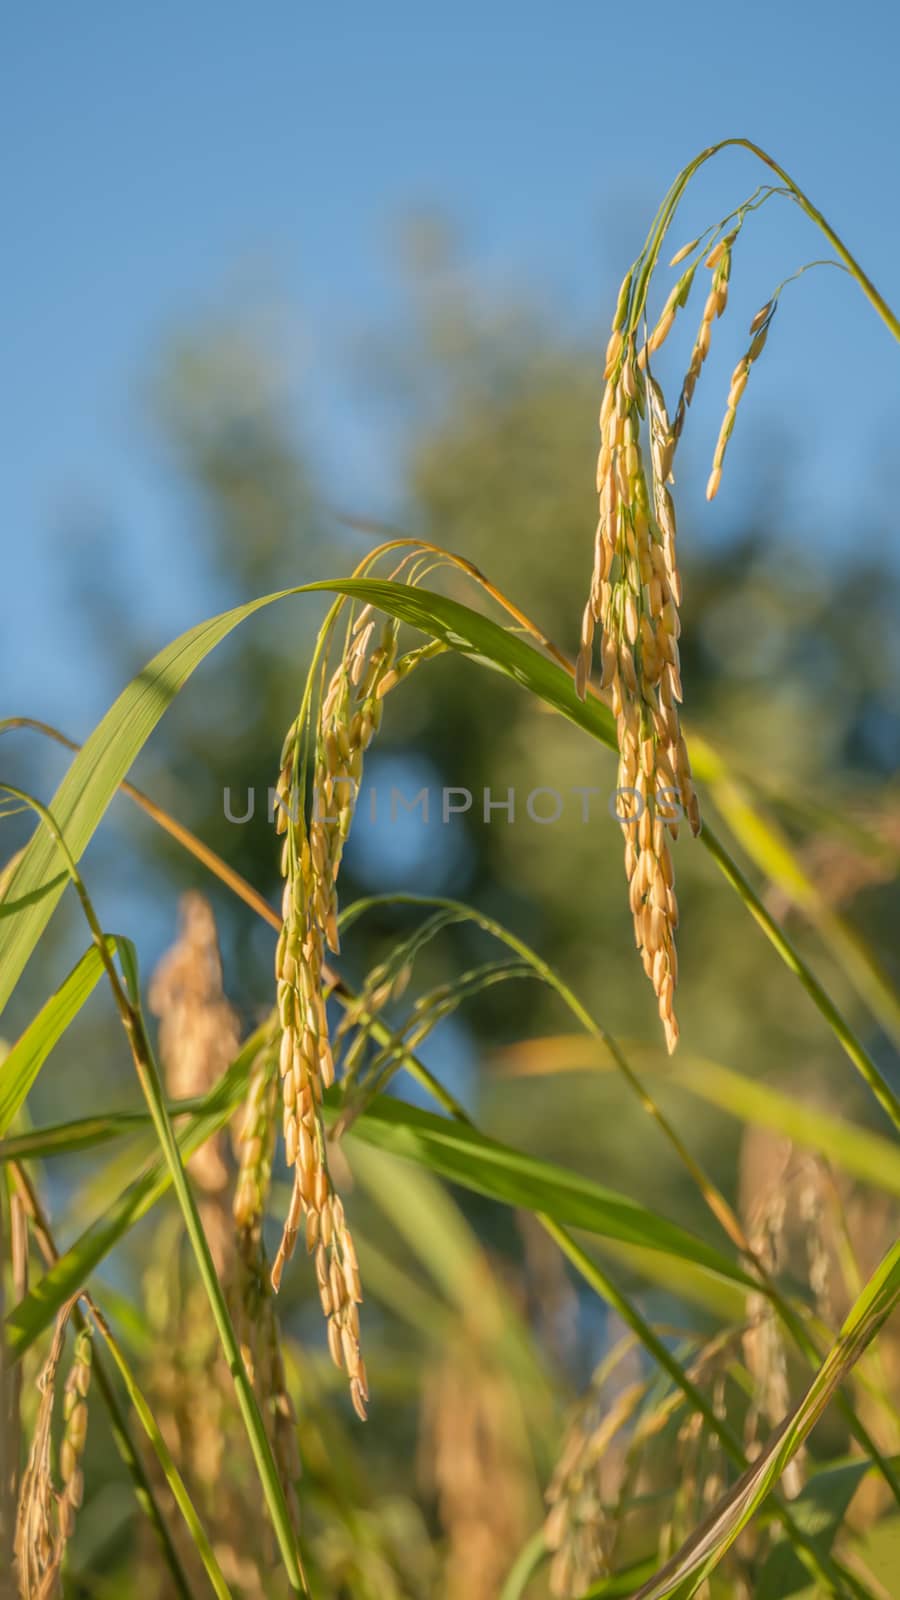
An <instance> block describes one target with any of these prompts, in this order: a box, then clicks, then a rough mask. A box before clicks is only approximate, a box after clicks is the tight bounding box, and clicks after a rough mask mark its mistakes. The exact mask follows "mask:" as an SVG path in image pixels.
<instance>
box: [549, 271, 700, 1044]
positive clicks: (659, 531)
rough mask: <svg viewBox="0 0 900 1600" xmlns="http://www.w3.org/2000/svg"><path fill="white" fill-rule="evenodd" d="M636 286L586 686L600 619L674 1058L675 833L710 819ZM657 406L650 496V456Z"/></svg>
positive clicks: (643, 913)
mask: <svg viewBox="0 0 900 1600" xmlns="http://www.w3.org/2000/svg"><path fill="white" fill-rule="evenodd" d="M627 283H628V280H626V283H625V284H623V287H622V291H621V293H620V305H619V308H618V309H617V325H614V329H613V335H612V338H611V340H610V345H609V349H608V351H607V364H606V379H607V382H606V388H605V391H604V395H603V403H602V406H601V411H600V430H601V445H600V456H599V460H598V464H597V485H598V490H599V495H600V516H599V521H598V524H597V533H596V539H595V546H594V573H593V578H592V582H591V593H590V598H589V600H588V604H587V606H586V608H585V613H584V623H583V628H582V645H581V651H580V653H579V657H578V664H577V672H576V686H577V688H578V690H579V692H580V693H582V694H583V693H584V691H585V687H586V683H587V676H588V671H589V664H590V657H591V648H592V642H593V635H594V628H595V625H596V624H597V623H599V624H600V626H601V628H602V642H601V659H602V674H601V679H600V687H601V688H602V689H605V690H607V691H608V693H609V696H610V703H611V705H612V711H613V715H614V717H615V719H616V727H617V733H618V743H619V773H618V788H619V790H620V800H621V805H620V810H619V817H620V821H621V822H622V825H623V831H624V833H625V838H626V845H625V870H626V874H627V878H628V884H629V901H630V905H631V911H632V915H633V918H634V930H635V942H636V944H637V947H638V950H639V951H640V953H641V958H642V961H643V964H644V970H645V972H646V973H647V976H648V977H649V978H650V979H651V981H652V983H653V987H654V990H655V993H656V996H657V1003H658V1007H659V1014H660V1018H661V1020H662V1023H663V1027H664V1030H665V1036H666V1042H667V1044H668V1047H669V1050H670V1051H671V1050H673V1049H674V1047H675V1044H676V1042H677V1039H678V1024H677V1022H676V1019H675V1008H674V995H675V985H676V982H677V979H678V961H677V955H676V951H675V929H676V927H677V925H678V906H677V902H676V899H675V890H674V869H673V866H672V858H671V853H670V851H669V845H668V841H667V838H666V833H667V830H668V832H669V833H671V834H672V835H673V836H674V835H675V834H676V833H677V819H678V814H679V811H678V810H676V809H675V808H676V806H677V807H678V808H679V809H680V811H682V812H683V813H684V815H686V816H687V818H688V820H689V822H690V825H691V828H692V830H693V831H694V832H695V833H696V832H698V831H699V827H700V815H699V808H698V805H697V798H696V795H695V793H694V787H693V782H692V778H691V770H690V762H689V760H688V754H687V748H686V746H685V742H684V738H683V736H682V733H681V727H680V722H679V716H678V706H679V703H680V701H681V696H682V688H681V672H680V662H679V654H678V635H679V632H680V622H679V617H678V600H679V598H680V595H681V583H680V578H679V575H678V566H677V559H676V548H675V513H674V504H673V502H672V497H671V495H670V494H669V491H668V488H667V487H666V479H667V478H668V477H669V476H670V474H671V464H672V455H673V452H674V446H675V440H674V435H673V431H672V429H671V427H670V425H669V422H668V417H667V414H666V411H665V405H664V403H663V401H662V394H661V391H660V390H659V388H658V385H656V383H655V381H654V380H653V379H652V378H649V377H648V376H647V375H645V373H644V372H643V371H642V370H641V367H640V364H639V362H638V359H637V355H636V350H635V340H634V334H633V332H631V331H629V330H628V329H627V328H626V333H625V334H623V330H622V326H620V325H618V323H622V322H624V317H625V309H624V307H626V306H627ZM623 302H624V304H623ZM672 314H673V315H674V311H672ZM664 320H665V317H664ZM626 335H627V336H626ZM648 405H649V432H650V447H651V469H652V470H651V479H652V484H653V489H652V493H651V489H650V487H649V486H648V477H647V470H646V467H645V464H644V457H643V453H642V449H641V433H642V421H643V418H644V417H645V416H646V415H647V412H648ZM625 796H628V797H629V798H628V799H627V800H626V799H625Z"/></svg>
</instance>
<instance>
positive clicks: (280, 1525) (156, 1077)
mask: <svg viewBox="0 0 900 1600" xmlns="http://www.w3.org/2000/svg"><path fill="white" fill-rule="evenodd" d="M3 788H4V789H5V790H6V792H7V793H9V794H12V795H14V796H15V797H16V798H17V799H19V800H22V801H23V802H24V803H25V804H26V805H29V806H31V807H32V808H33V809H34V810H35V811H36V812H37V813H38V815H39V816H40V817H41V818H42V819H43V821H44V823H45V824H46V826H47V828H48V829H49V830H50V832H51V833H52V835H53V837H54V839H55V840H56V843H57V845H58V847H59V849H60V852H61V853H62V855H63V857H64V859H65V862H66V865H67V868H68V872H69V875H70V877H71V879H72V883H73V886H74V888H75V892H76V894H77V895H78V898H79V901H80V902H81V907H82V910H83V912H84V916H85V920H86V922H87V924H88V927H89V928H90V930H91V934H92V936H93V939H94V943H95V944H96V946H97V949H98V951H99V953H100V959H101V961H102V962H103V966H104V968H105V970H106V974H107V976H108V978H109V983H110V987H111V989H112V992H113V998H114V1000H115V1003H116V1008H117V1010H118V1012H119V1016H120V1018H121V1021H122V1026H123V1027H124V1029H125V1034H126V1037H127V1039H128V1043H129V1045H130V1047H131V1054H132V1058H133V1061H134V1066H135V1071H136V1073H137V1077H138V1082H139V1083H140V1086H141V1090H142V1092H143V1095H144V1098H145V1100H146V1102H147V1108H148V1110H149V1112H150V1116H151V1118H152V1120H153V1126H154V1128H155V1130H156V1136H157V1139H158V1140H159V1143H160V1146H161V1149H162V1152H163V1156H164V1158H165V1162H166V1165H167V1167H168V1168H169V1173H170V1175H171V1179H172V1187H173V1189H174V1190H175V1195H176V1198H177V1200H178V1204H179V1207H180V1209H181V1214H182V1217H183V1218H184V1225H185V1231H186V1233H187V1236H188V1238H189V1240H190V1243H191V1248H192V1250H193V1252H194V1256H195V1259H196V1262H197V1268H198V1271H199V1273H200V1278H201V1281H202V1283H203V1287H204V1289H205V1290H206V1295H207V1299H208V1300H209V1304H210V1309H211V1311H212V1314H213V1320H214V1322H215V1324H216V1329H217V1332H218V1335H219V1340H220V1343H221V1345H222V1350H223V1353H224V1355H225V1359H226V1361H227V1363H228V1368H229V1371H230V1373H231V1377H232V1382H233V1384H234V1389H235V1394H236V1395H237V1401H238V1406H239V1408H240V1412H241V1416H242V1418H243V1421H244V1427H245V1429H246V1431H247V1438H248V1440H249V1443H250V1449H251V1451H252V1454H253V1459H254V1462H255V1464H256V1470H257V1472H258V1474H259V1480H260V1483H261V1485H262V1490H263V1494H264V1496H265V1500H266V1505H267V1507H268V1510H269V1515H270V1517H271V1519H272V1526H273V1528H274V1530H275V1537H276V1540H277V1542H278V1548H279V1550H280V1552H281V1558H282V1560H283V1562H284V1566H285V1572H286V1575H287V1579H288V1582H289V1583H290V1586H291V1589H292V1590H293V1592H294V1593H295V1594H302V1595H304V1596H306V1597H307V1600H310V1588H309V1584H308V1581H307V1578H306V1573H305V1571H304V1569H303V1562H302V1558H301V1556H300V1552H299V1550H298V1548H297V1540H296V1537H295V1534H294V1530H293V1527H292V1525H291V1517H290V1512H289V1511H288V1506H287V1501H286V1499H285V1495H284V1489H283V1487H282V1483H281V1478H280V1477H279V1473H278V1468H277V1466H276V1464H275V1458H274V1456H273V1454H272V1447H271V1444H270V1442H269V1437H268V1434H267V1433H266V1428H265V1423H264V1422H263V1419H262V1414H261V1412H260V1409H259V1405H258V1403H257V1399H256V1394H255V1392H254V1390H253V1385H252V1384H251V1382H250V1379H249V1377H248V1375H247V1369H246V1367H245V1365H244V1359H243V1356H242V1355H241V1349H240V1345H239V1344H238V1340H237V1336H236V1334H235V1331H234V1325H233V1323H232V1321H231V1316H230V1314H229V1311H228V1306H227V1304H226V1301H225V1296H224V1294H223V1292H222V1285H221V1284H220V1282H219V1278H218V1274H217V1272H216V1268H215V1264H214V1262H213V1258H212V1254H211V1252H210V1248H209V1242H208V1240H207V1237H206V1234H205V1232H204V1230H203V1223H202V1222H201V1220H200V1213H199V1211H198V1209H197V1202H196V1200H195V1199H194V1194H193V1190H192V1189H191V1186H190V1184H189V1183H188V1180H187V1174H186V1173H185V1169H184V1167H183V1165H182V1162H181V1153H180V1151H179V1148H178V1141H177V1139H176V1137H175V1131H174V1129H173V1126H172V1121H171V1118H170V1116H169V1111H168V1106H167V1104H166V1096H165V1090H164V1088H163V1083H162V1078H161V1076H160V1072H159V1068H158V1066H157V1064H156V1058H155V1056H154V1054H153V1049H152V1046H151V1044H150V1040H149V1037H148V1035H147V1030H146V1028H145V1026H144V1018H143V1014H142V1012H141V1008H140V994H139V985H138V976H137V969H136V965H135V963H134V960H133V957H132V954H131V952H130V950H129V949H128V948H127V947H126V944H125V941H124V940H123V941H122V942H121V944H120V947H119V957H120V960H121V962H122V967H123V971H124V972H125V975H126V984H127V989H126V988H125V987H123V984H122V981H121V979H120V977H119V974H118V972H117V970H116V967H115V963H114V961H113V958H112V956H111V954H110V952H109V948H108V945H107V942H106V939H105V938H104V936H103V931H102V929H101V927H100V924H99V922H98V920H97V917H96V914H95V912H94V908H93V905H92V904H91V900H90V897H89V895H88V892H87V890H86V888H85V886H84V883H83V882H82V879H81V877H80V875H79V872H78V868H77V866H76V865H75V861H74V860H73V858H72V854H71V852H70V850H69V848H68V845H67V844H66V841H65V839H64V837H63V834H62V831H61V829H60V828H59V826H58V825H57V823H56V821H55V819H54V817H53V816H52V814H51V813H50V811H48V809H47V807H46V806H44V805H42V804H41V802H40V801H39V800H35V799H34V797H33V796H32V795H29V794H26V793H25V792H24V791H23V790H20V789H16V788H14V787H13V786H12V785H11V784H4V785H3ZM128 991H130V994H129V992H128Z"/></svg>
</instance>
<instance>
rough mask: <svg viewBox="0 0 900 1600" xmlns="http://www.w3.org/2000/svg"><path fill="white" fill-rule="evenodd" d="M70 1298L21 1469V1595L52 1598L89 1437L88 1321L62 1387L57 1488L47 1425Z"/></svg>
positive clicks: (44, 1373)
mask: <svg viewBox="0 0 900 1600" xmlns="http://www.w3.org/2000/svg"><path fill="white" fill-rule="evenodd" d="M76 1298H77V1297H76ZM74 1304H75V1299H72V1300H69V1301H67V1302H66V1304H65V1305H64V1306H63V1307H62V1309H61V1310H60V1312H59V1313H58V1315H57V1318H56V1323H55V1325H54V1330H53V1339H52V1342H51V1346H50V1350H49V1353H48V1355H47V1358H46V1360H45V1362H44V1365H43V1367H42V1368H41V1371H40V1374H39V1376H38V1380H37V1383H38V1390H39V1392H40V1402H39V1404H38V1412H37V1418H36V1421H35V1427H34V1436H33V1438H32V1443H31V1449H30V1452H29V1456H28V1463H27V1465H26V1468H25V1471H24V1473H23V1475H22V1482H21V1487H20V1491H19V1505H18V1512H17V1517H16V1530H15V1558H16V1577H17V1580H18V1584H19V1590H20V1594H21V1597H22V1600H52V1597H53V1596H55V1595H56V1594H57V1593H58V1592H59V1583H60V1576H61V1572H62V1564H63V1559H64V1557H65V1553H66V1546H67V1544H68V1541H69V1539H70V1537H71V1535H72V1531H73V1529H74V1526H75V1518H76V1514H77V1512H78V1508H79V1506H80V1505H81V1501H82V1496H83V1481H82V1474H81V1458H82V1455H83V1453H84V1445H85V1440H86V1438H87V1423H88V1411H87V1396H88V1391H89V1389H90V1381H91V1350H92V1346H91V1333H90V1327H89V1326H85V1328H83V1329H82V1330H81V1331H80V1332H79V1333H78V1335H77V1338H76V1341H75V1350H74V1354H73V1358H72V1364H71V1367H70V1369H69V1373H68V1375H67V1378H66V1382H65V1385H64V1387H63V1394H62V1415H63V1434H62V1439H61V1442H60V1449H59V1463H58V1467H59V1474H58V1475H59V1485H60V1486H59V1488H57V1486H56V1483H55V1481H54V1473H53V1466H52V1442H51V1427H52V1422H53V1413H54V1409H55V1405H56V1395H57V1380H58V1375H59V1366H60V1362H61V1360H62V1353H63V1346H64V1343H65V1337H66V1328H67V1326H68V1322H69V1317H70V1315H71V1312H72V1307H73V1306H74Z"/></svg>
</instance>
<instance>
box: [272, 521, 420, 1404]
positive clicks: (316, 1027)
mask: <svg viewBox="0 0 900 1600" xmlns="http://www.w3.org/2000/svg"><path fill="white" fill-rule="evenodd" d="M421 555H422V552H421V551H420V550H419V549H418V548H417V549H416V550H415V551H414V552H413V553H411V554H409V555H406V556H405V557H404V558H403V561H402V562H401V563H400V566H399V568H397V569H396V572H395V576H396V573H398V572H401V571H403V570H404V569H406V572H407V581H408V582H413V581H415V580H416V578H417V576H419V575H420V568H417V567H416V566H415V562H416V561H417V560H419V558H420V557H421ZM339 612H340V603H338V605H337V606H336V607H334V608H333V610H332V614H331V616H330V618H329V621H328V622H327V623H326V626H325V628H324V629H323V631H322V634H321V635H320V648H319V650H317V653H316V660H315V661H314V664H313V669H312V672H311V674H310V680H309V683H308V686H307V694H306V696H305V697H304V704H303V707H302V709H301V712H300V714H299V716H298V717H297V719H296V721H295V722H294V724H293V725H292V727H291V729H290V730H289V732H288V735H287V738H286V740H285V743H284V748H283V751H282V759H281V771H280V775H279V779H278V784H277V788H276V795H277V801H278V810H277V817H276V826H277V828H278V831H279V833H281V834H282V835H283V846H282V856H281V866H282V874H283V877H284V880H285V881H284V892H283V896H282V916H283V926H282V931H281V934H280V937H279V940H278V947H277V951H276V957H275V973H276V981H277V995H278V1012H279V1019H280V1025H281V1041H280V1049H279V1071H280V1076H281V1083H282V1106H283V1127H284V1140H285V1152H286V1156H287V1161H288V1165H289V1166H291V1167H293V1170H294V1182H293V1188H292V1194H291V1200H290V1205H289V1209H288V1215H287V1218H286V1221H285V1225H284V1231H283V1234H282V1239H281V1244H280V1246H279V1249H278V1253H277V1255H276V1258H275V1262H274V1265H273V1268H272V1285H273V1287H274V1288H275V1289H276V1290H277V1289H278V1287H279V1285H280V1283H281V1279H282V1275H283V1272H284V1268H285V1265H286V1263H287V1261H288V1260H289V1259H290V1257H291V1255H292V1254H293V1251H294V1246H295V1243H296V1239H297V1235H298V1233H299V1232H300V1230H301V1228H302V1229H303V1231H304V1233H305V1239H306V1247H307V1251H308V1252H309V1253H310V1254H311V1255H313V1256H314V1258H315V1269H316V1278H317V1281H318V1285H319V1297H320V1300H321V1303H322V1310H323V1312H324V1314H325V1318H326V1322H327V1327H328V1345H329V1350H330V1352H331V1356H332V1359H333V1360H334V1361H335V1363H336V1364H337V1365H338V1366H339V1367H343V1368H345V1369H346V1371H347V1374H348V1376H349V1379H350V1394H351V1399H352V1401H353V1405H354V1408H355V1410H356V1411H357V1413H358V1415H359V1416H360V1417H365V1409H366V1400H367V1398H368V1382H367V1378H366V1370H365V1364H364V1362H363V1359H362V1355H361V1352H360V1345H359V1312H358V1309H357V1307H358V1305H359V1304H360V1302H361V1299H362V1292H361V1286H360V1279H359V1267H358V1264H357V1259H356V1252H355V1249H354V1246H353V1240H352V1237H351V1234H350V1230H349V1228H348V1227H347V1223H346V1219H345V1216H344V1208H343V1205H342V1203H341V1200H340V1198H339V1196H338V1195H337V1194H336V1192H335V1189H334V1185H333V1184H332V1181H331V1176H330V1173H329V1167H328V1156H327V1149H326V1140H325V1131H324V1126H323V1123H322V1115H321V1102H322V1096H323V1093H324V1091H325V1090H326V1089H327V1088H329V1087H330V1085H331V1084H332V1083H333V1081H334V1057H333V1051H332V1042H331V1038H330V1033H329V1022H328V1013H327V1006H326V990H325V981H324V968H325V958H326V951H327V950H331V951H335V952H336V951H337V950H338V948H339V935H338V902H337V879H338V874H339V871H340V865H341V859H342V856H343V850H344V845H345V843H346V840H347V837H348V835H349V833H350V828H351V825H352V821H353V815H354V811H355V807H356V802H357V798H358V795H359V787H360V782H361V779H362V772H363V760H364V756H365V752H366V750H367V749H368V747H369V745H370V743H371V741H372V739H373V738H374V736H375V734H376V732H377V731H378V728H379V727H380V725H381V717H382V712H383V703H384V697H385V695H386V694H388V693H390V691H391V689H393V688H394V687H395V686H396V685H397V684H398V683H400V682H401V681H402V680H403V679H404V678H406V677H407V676H408V675H409V673H410V672H412V671H413V670H414V668H415V667H416V666H418V665H419V664H420V663H421V662H423V661H425V660H428V659H430V658H431V657H432V656H434V655H436V654H438V653H439V652H440V651H441V650H443V649H444V648H445V647H444V645H443V644H441V643H440V642H438V641H431V642H429V643H428V644H426V645H423V646H421V647H419V648H417V649H414V650H410V651H408V652H407V653H406V654H405V655H398V650H397V641H398V633H399V626H398V624H397V623H396V622H395V621H393V620H388V621H387V622H386V623H385V624H384V626H383V628H382V631H381V634H380V637H379V638H378V639H377V642H376V635H375V622H374V618H373V616H372V614H371V610H370V608H368V607H366V608H365V609H364V610H363V611H362V612H361V613H360V614H359V615H358V616H357V618H356V620H355V622H354V623H353V625H352V626H351V627H348V629H347V633H346V639H345V643H344V648H343V651H342V654H341V658H340V660H339V662H338V665H337V667H336V668H335V669H334V671H333V672H332V673H331V676H330V677H328V678H327V681H326V680H325V661H326V660H327V648H328V644H329V642H330V640H331V637H332V635H333V632H334V627H335V621H336V618H337V616H338V614H339ZM317 674H318V675H320V676H321V679H322V685H323V686H322V690H321V699H320V704H319V708H318V712H317V715H316V717H315V721H314V725H313V720H312V694H311V685H312V684H313V683H314V681H315V679H316V675H317ZM310 744H311V746H312V762H311V766H312V774H311V776H312V800H311V804H310V807H309V815H308V818H307V808H306V804H305V789H306V778H307V768H308V747H309V745H310Z"/></svg>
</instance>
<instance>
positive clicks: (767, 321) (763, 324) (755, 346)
mask: <svg viewBox="0 0 900 1600" xmlns="http://www.w3.org/2000/svg"><path fill="white" fill-rule="evenodd" d="M776 304H777V302H776V301H775V300H769V301H767V302H766V304H765V305H764V306H762V308H761V309H760V310H759V311H757V313H756V316H755V317H754V318H753V321H752V322H751V324H750V332H751V334H752V335H753V337H752V339H751V342H750V347H749V349H748V350H747V352H746V354H745V355H743V356H741V359H740V361H739V362H738V364H737V366H736V367H735V369H734V371H733V373H732V374H731V386H730V388H729V390H728V399H727V401H726V403H725V415H724V417H723V419H722V426H721V428H720V429H719V437H718V439H717V441H716V449H715V454H714V456H713V465H712V472H711V473H710V475H709V482H708V483H707V485H706V498H707V500H714V499H715V497H716V495H717V494H718V492H719V485H720V483H721V482H722V467H723V465H724V463H725V451H726V450H727V448H728V441H729V439H730V438H731V435H732V433H733V431H734V424H735V422H736V420H737V408H738V404H739V402H740V399H741V396H742V395H743V393H744V390H745V389H746V387H747V379H748V378H749V376H750V368H751V367H752V366H753V363H754V361H758V360H759V358H760V356H761V355H762V353H763V350H764V349H765V344H766V340H767V338H768V336H769V327H770V325H771V322H772V318H773V316H774V315H775V307H776Z"/></svg>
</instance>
